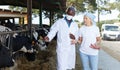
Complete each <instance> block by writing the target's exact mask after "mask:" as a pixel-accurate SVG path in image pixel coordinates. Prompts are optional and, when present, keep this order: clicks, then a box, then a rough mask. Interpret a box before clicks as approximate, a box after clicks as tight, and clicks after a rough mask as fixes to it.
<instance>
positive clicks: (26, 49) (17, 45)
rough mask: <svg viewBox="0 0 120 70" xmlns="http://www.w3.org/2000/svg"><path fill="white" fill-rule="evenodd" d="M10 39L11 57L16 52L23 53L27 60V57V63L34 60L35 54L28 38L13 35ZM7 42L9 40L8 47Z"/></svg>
mask: <svg viewBox="0 0 120 70" xmlns="http://www.w3.org/2000/svg"><path fill="white" fill-rule="evenodd" d="M8 39H9V38H8ZM10 39H12V40H11V41H12V42H11V48H12V53H13V56H14V55H15V54H16V53H17V52H23V53H25V56H26V58H27V59H28V57H29V59H28V61H34V60H35V52H34V51H33V46H32V41H31V39H30V38H29V37H28V36H21V35H18V34H17V33H15V34H13V36H12V37H11V38H10ZM9 41H10V40H7V44H8V45H9ZM30 57H31V58H30ZM30 59H31V60H30Z"/></svg>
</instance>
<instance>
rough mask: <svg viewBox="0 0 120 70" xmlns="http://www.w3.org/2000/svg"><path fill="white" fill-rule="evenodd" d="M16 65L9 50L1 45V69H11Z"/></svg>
mask: <svg viewBox="0 0 120 70" xmlns="http://www.w3.org/2000/svg"><path fill="white" fill-rule="evenodd" d="M13 65H14V60H13V59H12V56H11V55H10V51H9V49H8V48H7V47H6V46H4V45H2V44H1V43H0V68H3V67H11V66H13Z"/></svg>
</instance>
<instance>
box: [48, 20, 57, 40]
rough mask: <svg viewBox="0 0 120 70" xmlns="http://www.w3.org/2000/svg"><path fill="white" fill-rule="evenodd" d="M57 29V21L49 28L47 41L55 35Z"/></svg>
mask: <svg viewBox="0 0 120 70" xmlns="http://www.w3.org/2000/svg"><path fill="white" fill-rule="evenodd" d="M58 29H59V21H56V22H55V23H54V24H53V25H52V26H51V28H50V32H49V33H48V35H47V36H48V37H49V41H51V40H52V39H53V38H54V37H55V35H56V33H57V32H58Z"/></svg>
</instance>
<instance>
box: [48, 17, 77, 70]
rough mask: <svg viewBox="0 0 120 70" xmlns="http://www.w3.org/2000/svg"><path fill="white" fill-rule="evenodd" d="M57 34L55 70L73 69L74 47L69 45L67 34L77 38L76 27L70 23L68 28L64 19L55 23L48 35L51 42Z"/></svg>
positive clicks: (75, 24) (69, 40)
mask: <svg viewBox="0 0 120 70" xmlns="http://www.w3.org/2000/svg"><path fill="white" fill-rule="evenodd" d="M56 33H57V49H56V52H57V70H67V69H72V68H75V59H76V58H75V57H76V55H75V45H72V44H71V39H70V37H69V34H70V33H72V34H73V35H75V37H76V39H77V38H78V25H77V23H74V22H72V23H71V25H70V27H68V24H67V22H66V20H65V19H64V18H62V19H59V20H58V21H56V22H55V23H54V24H53V25H52V27H51V29H50V32H49V33H48V35H47V36H48V37H49V40H50V41H51V40H52V39H53V37H54V36H55V35H56Z"/></svg>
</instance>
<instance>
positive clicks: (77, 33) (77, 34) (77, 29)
mask: <svg viewBox="0 0 120 70" xmlns="http://www.w3.org/2000/svg"><path fill="white" fill-rule="evenodd" d="M75 33H76V34H75V38H76V40H78V37H79V28H78V26H77V27H76V32H75Z"/></svg>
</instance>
